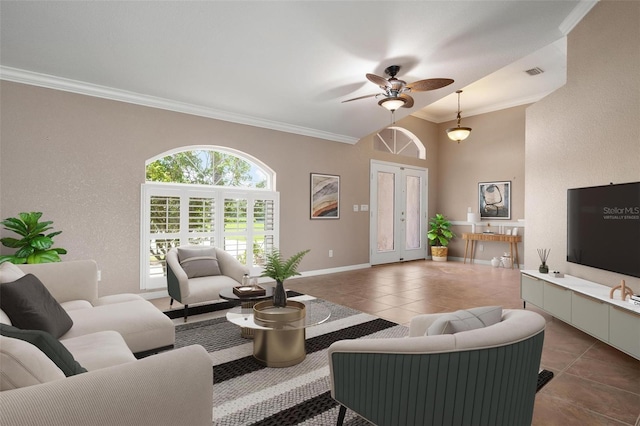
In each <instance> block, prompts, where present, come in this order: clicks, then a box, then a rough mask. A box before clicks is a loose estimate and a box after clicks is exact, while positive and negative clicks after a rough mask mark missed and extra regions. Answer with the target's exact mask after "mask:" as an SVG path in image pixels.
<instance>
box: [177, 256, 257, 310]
mask: <svg viewBox="0 0 640 426" xmlns="http://www.w3.org/2000/svg"><path fill="white" fill-rule="evenodd" d="M166 260H167V289H168V291H169V296H170V297H171V302H170V306H173V301H174V300H177V301H178V302H180V303H182V304H183V305H184V321H185V322H186V321H187V317H188V315H189V305H190V304H193V303H200V302H207V301H209V300H217V299H219V298H220V295H219V292H220V290H222V289H223V288H227V287H234V286H236V285H238V284H241V283H242V277H243V276H244V275H245V274H248V273H249V268H248V267H246V266H245V265H243V264H241V263H240V262H239V261H238V260H237V259H236V258H235V257H233V256H231V255H230V254H229V253H227V252H225V251H224V250H222V249H219V248H216V247H210V246H194V245H188V246H182V247H177V248H173V249H171V250H170V251H169V253H167V259H166Z"/></svg>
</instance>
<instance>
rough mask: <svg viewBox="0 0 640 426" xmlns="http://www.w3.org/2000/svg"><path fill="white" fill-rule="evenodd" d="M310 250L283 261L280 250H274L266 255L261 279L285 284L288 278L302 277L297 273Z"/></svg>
mask: <svg viewBox="0 0 640 426" xmlns="http://www.w3.org/2000/svg"><path fill="white" fill-rule="evenodd" d="M309 251H310V250H303V251H300V252H298V253H296V254H294V255H293V256H291V257H290V258H289V259H287V260H283V259H282V255H281V254H280V251H279V250H278V249H273V250H271V251H270V252H269V253H267V255H266V261H265V262H264V271H263V272H262V275H260V276H261V277H269V278H272V279H274V280H276V281H277V282H280V283H281V282H283V281H284V280H286V279H287V278H290V277H293V276H294V275H300V273H299V272H298V271H297V269H298V266H299V265H300V262H301V261H302V258H303V257H304V256H305V255H306V254H307V253H309Z"/></svg>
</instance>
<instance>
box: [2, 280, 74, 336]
mask: <svg viewBox="0 0 640 426" xmlns="http://www.w3.org/2000/svg"><path fill="white" fill-rule="evenodd" d="M0 309H2V310H3V311H4V312H5V313H6V314H7V316H8V317H9V319H10V320H11V324H13V325H14V326H16V327H18V328H20V329H23V330H42V331H46V332H47V333H49V334H51V335H52V336H53V337H55V338H56V339H57V338H59V337H60V336H62V335H63V334H65V333H66V332H67V331H69V329H70V328H71V326H72V325H73V320H72V319H71V317H70V316H69V314H67V312H66V311H65V310H64V309H63V308H62V306H60V304H59V303H58V301H57V300H56V299H54V298H53V296H52V295H51V293H49V290H47V288H46V287H45V286H44V284H42V282H40V280H39V279H38V278H37V277H36V276H35V275H33V274H27V275H25V276H24V277H22V278H19V279H17V280H16V281H14V282H11V283H3V284H0Z"/></svg>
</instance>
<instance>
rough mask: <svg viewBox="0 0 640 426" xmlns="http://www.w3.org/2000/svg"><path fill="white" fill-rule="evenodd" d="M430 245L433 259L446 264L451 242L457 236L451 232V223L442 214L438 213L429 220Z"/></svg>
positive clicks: (428, 236)
mask: <svg viewBox="0 0 640 426" xmlns="http://www.w3.org/2000/svg"><path fill="white" fill-rule="evenodd" d="M429 227H430V229H429V232H427V238H429V245H431V258H432V259H433V260H434V261H436V262H446V261H447V254H448V251H449V249H448V248H447V246H448V245H449V241H451V240H452V239H453V238H455V236H456V235H455V234H454V233H453V232H451V222H449V221H448V220H447V219H446V218H445V217H444V216H443V215H442V214H440V213H437V214H436V215H435V216H434V217H432V218H431V219H429Z"/></svg>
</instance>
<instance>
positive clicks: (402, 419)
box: [328, 310, 545, 426]
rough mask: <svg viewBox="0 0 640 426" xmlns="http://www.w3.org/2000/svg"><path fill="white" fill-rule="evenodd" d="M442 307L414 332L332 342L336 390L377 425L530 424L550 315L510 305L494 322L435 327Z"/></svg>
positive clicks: (418, 320) (345, 404)
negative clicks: (432, 330)
mask: <svg viewBox="0 0 640 426" xmlns="http://www.w3.org/2000/svg"><path fill="white" fill-rule="evenodd" d="M441 315H443V314H429V315H419V316H417V317H415V318H413V320H412V321H411V324H410V331H409V337H405V338H385V339H357V340H342V341H339V342H335V343H334V344H332V345H331V346H330V347H329V353H328V355H329V365H330V370H331V396H332V397H333V398H334V399H335V400H336V401H338V402H339V403H340V404H341V407H340V413H339V416H338V424H339V425H341V424H342V422H343V420H344V417H345V414H346V409H347V408H348V409H350V410H353V411H354V412H356V413H357V414H358V415H360V416H361V417H363V418H365V419H367V420H369V421H370V422H372V423H374V424H376V425H379V426H385V425H402V426H408V425H447V426H452V425H509V426H512V425H529V424H531V420H532V417H533V405H534V401H535V394H536V387H537V377H538V371H539V368H540V357H541V354H542V343H543V340H544V328H545V320H544V318H543V317H542V316H541V315H539V314H537V313H535V312H532V311H526V310H504V311H503V312H502V318H501V320H500V321H499V322H498V323H496V324H494V325H490V326H488V327H484V328H479V329H476V330H469V331H463V332H459V333H455V334H443V335H429V336H426V335H425V333H426V332H427V329H428V328H429V327H430V326H431V325H432V324H433V323H434V321H436V320H437V319H438V318H439V317H440V316H441Z"/></svg>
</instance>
